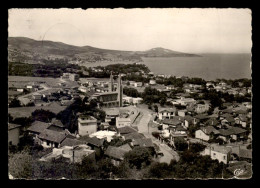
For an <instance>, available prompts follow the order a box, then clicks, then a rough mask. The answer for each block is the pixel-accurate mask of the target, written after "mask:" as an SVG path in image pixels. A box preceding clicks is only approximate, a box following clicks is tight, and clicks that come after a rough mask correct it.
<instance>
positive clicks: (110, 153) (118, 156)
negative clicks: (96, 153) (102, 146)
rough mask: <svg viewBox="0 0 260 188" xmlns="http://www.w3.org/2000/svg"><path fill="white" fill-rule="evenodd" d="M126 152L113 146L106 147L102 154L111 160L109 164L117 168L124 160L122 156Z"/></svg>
mask: <svg viewBox="0 0 260 188" xmlns="http://www.w3.org/2000/svg"><path fill="white" fill-rule="evenodd" d="M127 152H129V150H127V149H123V148H120V147H115V146H108V148H107V149H106V151H105V153H104V154H105V155H106V156H107V157H109V158H110V159H111V162H112V163H113V164H114V165H115V166H118V165H119V164H120V163H121V162H122V161H123V160H124V155H125V154H126V153H127Z"/></svg>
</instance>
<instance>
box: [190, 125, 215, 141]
mask: <svg viewBox="0 0 260 188" xmlns="http://www.w3.org/2000/svg"><path fill="white" fill-rule="evenodd" d="M218 134H219V131H218V130H216V129H215V128H214V127H213V126H207V127H201V128H200V129H199V130H197V131H195V138H198V139H200V140H203V141H209V140H210V139H213V138H214V137H215V135H218Z"/></svg>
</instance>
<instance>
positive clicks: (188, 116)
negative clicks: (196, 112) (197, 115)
mask: <svg viewBox="0 0 260 188" xmlns="http://www.w3.org/2000/svg"><path fill="white" fill-rule="evenodd" d="M184 119H185V120H187V121H189V122H191V121H192V120H193V117H191V116H190V115H186V116H185V117H184Z"/></svg>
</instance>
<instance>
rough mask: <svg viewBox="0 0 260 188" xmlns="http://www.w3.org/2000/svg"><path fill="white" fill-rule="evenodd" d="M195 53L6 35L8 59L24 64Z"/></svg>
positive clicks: (136, 59)
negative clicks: (75, 43)
mask: <svg viewBox="0 0 260 188" xmlns="http://www.w3.org/2000/svg"><path fill="white" fill-rule="evenodd" d="M177 56H179V57H180V56H183V57H185V56H197V55H194V54H187V53H182V52H176V51H172V50H168V49H164V48H153V49H150V50H147V51H120V50H109V49H100V48H95V47H91V46H83V47H79V46H73V45H68V44H64V43H62V42H53V41H36V40H33V39H29V38H25V37H9V38H8V59H9V61H12V62H14V61H16V62H23V63H46V62H64V63H75V64H78V63H85V62H96V61H133V62H138V61H142V59H141V58H142V57H177Z"/></svg>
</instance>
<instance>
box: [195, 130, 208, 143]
mask: <svg viewBox="0 0 260 188" xmlns="http://www.w3.org/2000/svg"><path fill="white" fill-rule="evenodd" d="M195 138H199V139H201V140H204V141H208V140H209V135H206V134H205V133H204V132H203V131H202V130H197V131H196V132H195Z"/></svg>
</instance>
